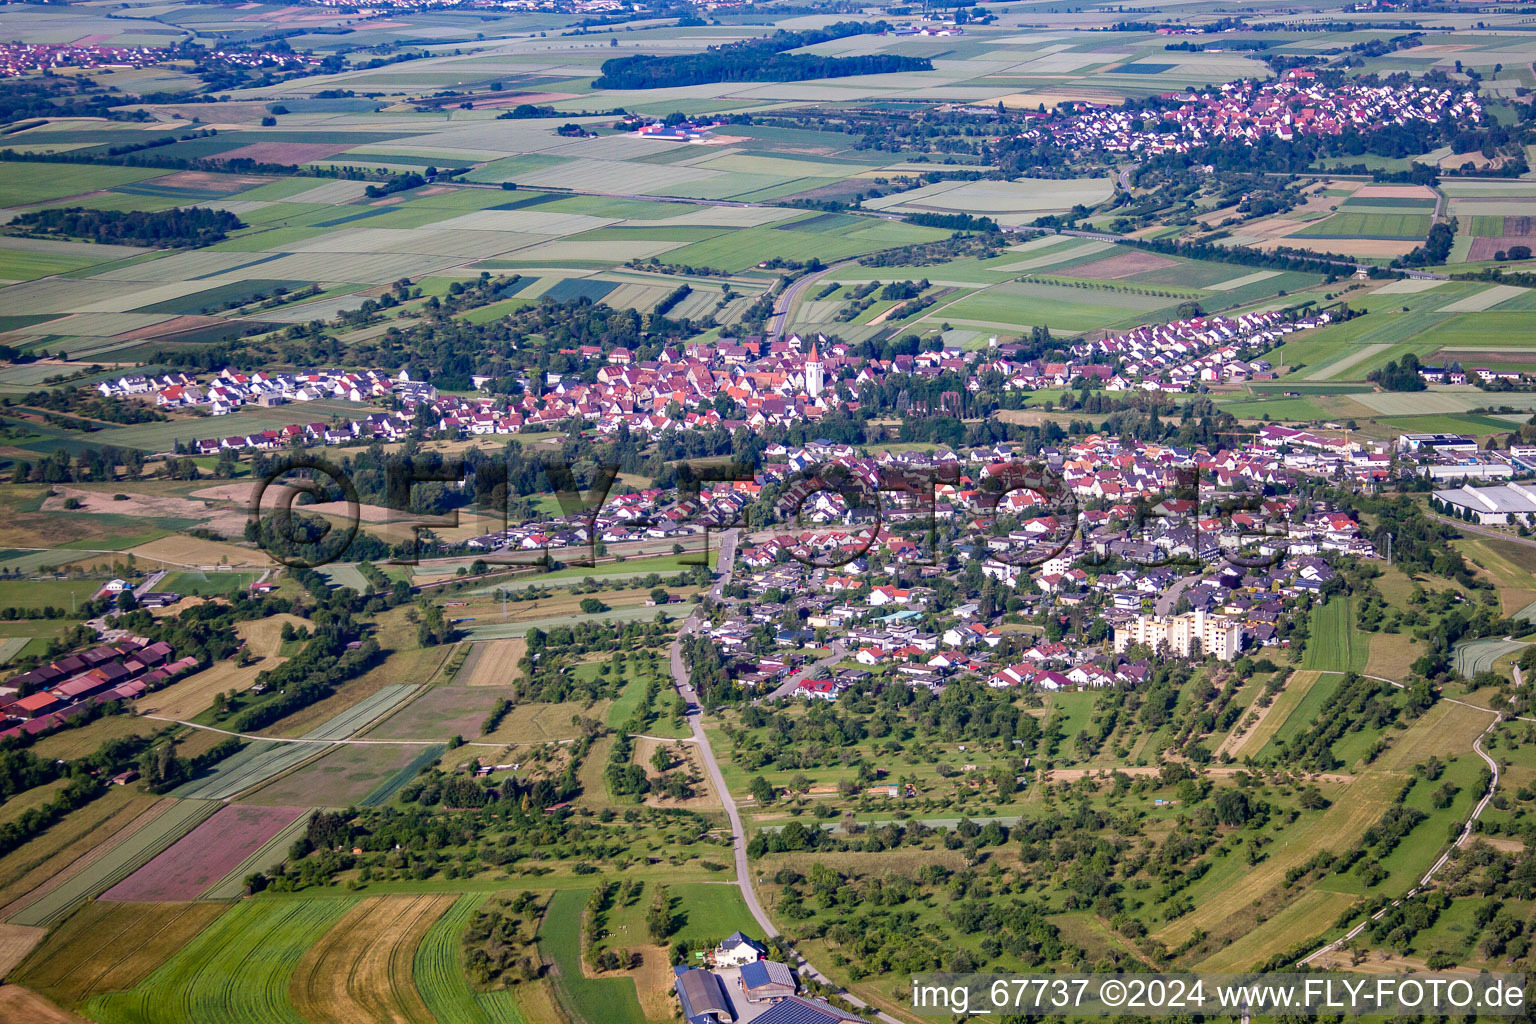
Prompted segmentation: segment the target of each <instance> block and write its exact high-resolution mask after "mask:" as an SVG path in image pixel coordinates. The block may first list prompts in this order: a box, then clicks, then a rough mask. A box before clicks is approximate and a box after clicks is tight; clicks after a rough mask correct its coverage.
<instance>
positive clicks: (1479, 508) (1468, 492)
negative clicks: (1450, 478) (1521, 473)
mask: <svg viewBox="0 0 1536 1024" xmlns="http://www.w3.org/2000/svg"><path fill="white" fill-rule="evenodd" d="M1434 499H1435V501H1438V502H1439V504H1440V507H1442V508H1443V509H1444V510H1445V511H1446V512H1447V513H1448V514H1452V515H1458V516H1460V517H1461V518H1463V519H1465V518H1466V516H1467V512H1469V511H1470V512H1471V513H1472V517H1473V519H1475V520H1476V521H1477V522H1479V523H1509V522H1511V521H1512V520H1511V519H1510V517H1511V516H1514V517H1515V520H1519V519H1523V518H1525V517H1526V516H1536V487H1533V486H1531V485H1528V484H1501V485H1499V486H1498V487H1457V488H1454V489H1452V490H1446V491H1435V492H1434ZM1432 504H1433V502H1432Z"/></svg>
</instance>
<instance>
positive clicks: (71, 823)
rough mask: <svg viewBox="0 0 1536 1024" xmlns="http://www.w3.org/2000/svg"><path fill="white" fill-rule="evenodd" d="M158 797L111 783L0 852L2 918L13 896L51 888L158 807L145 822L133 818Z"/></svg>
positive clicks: (10, 910) (10, 911)
mask: <svg viewBox="0 0 1536 1024" xmlns="http://www.w3.org/2000/svg"><path fill="white" fill-rule="evenodd" d="M157 802H158V801H157V800H156V798H155V797H152V796H149V795H148V794H144V793H135V792H133V791H132V790H131V789H129V788H128V787H126V786H114V787H112V790H111V791H110V792H108V793H105V794H103V795H102V796H100V797H98V798H96V799H95V800H92V801H91V802H90V803H89V804H86V805H85V806H84V807H82V808H80V809H79V810H77V811H74V812H73V813H71V814H68V815H66V816H65V817H64V820H62V821H60V822H57V823H56V824H54V826H53V827H52V828H50V829H48V830H47V831H45V832H44V833H43V834H42V835H40V836H37V837H36V838H34V839H32V840H31V841H30V842H28V843H25V844H23V845H22V846H20V847H18V848H17V849H15V850H12V851H11V852H10V853H8V854H6V855H5V856H4V857H0V879H4V880H5V884H4V885H0V917H6V916H9V915H10V914H13V913H15V912H16V911H18V910H20V909H21V908H22V906H23V905H24V904H17V903H16V901H18V900H19V899H20V898H21V897H22V896H27V895H28V894H31V895H33V896H35V895H40V893H34V892H33V890H35V889H38V887H39V886H44V885H45V884H46V886H47V888H50V889H51V888H52V887H53V886H55V885H57V884H59V883H61V882H63V881H64V879H65V878H67V877H69V876H70V875H72V874H74V873H75V872H76V871H78V870H81V869H82V868H83V867H85V866H86V865H88V864H89V863H90V862H91V861H93V860H95V859H96V858H97V857H99V856H100V855H101V851H102V850H103V849H105V848H106V847H107V846H108V844H109V843H116V842H120V841H121V840H122V839H123V838H126V837H127V836H129V835H132V834H133V831H137V830H138V829H139V828H141V827H143V825H144V823H145V822H147V821H149V820H151V817H152V816H153V815H154V814H158V813H160V812H159V811H158V810H155V811H153V812H152V813H151V814H150V816H148V817H144V820H143V821H139V820H136V819H138V818H140V816H142V815H145V813H146V812H148V811H150V809H151V808H152V807H153V805H154V804H156V803H157ZM125 830H128V831H125ZM108 837H110V839H109V838H108ZM44 891H46V890H44ZM13 904H14V905H13Z"/></svg>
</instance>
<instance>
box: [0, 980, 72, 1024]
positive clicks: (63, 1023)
mask: <svg viewBox="0 0 1536 1024" xmlns="http://www.w3.org/2000/svg"><path fill="white" fill-rule="evenodd" d="M0 1020H14V1021H25V1022H26V1024H86V1022H85V1018H84V1017H76V1016H75V1015H74V1014H72V1013H70V1012H69V1011H67V1010H63V1009H61V1008H59V1007H57V1006H55V1005H54V1004H52V1003H50V1002H49V1001H48V1000H47V999H44V998H43V997H42V996H40V995H38V994H37V993H36V992H33V991H32V990H31V989H27V988H22V987H21V986H20V985H0Z"/></svg>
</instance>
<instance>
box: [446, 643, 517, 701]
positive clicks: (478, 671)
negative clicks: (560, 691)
mask: <svg viewBox="0 0 1536 1024" xmlns="http://www.w3.org/2000/svg"><path fill="white" fill-rule="evenodd" d="M527 650H528V641H526V640H524V639H523V638H522V637H515V638H513V639H510V640H491V641H489V642H487V643H483V644H475V645H474V646H473V647H472V648H471V649H470V655H469V657H468V658H466V659H465V660H464V664H463V666H461V667H460V668H459V674H458V675H457V676H456V677H455V678H454V682H455V683H456V684H458V685H460V686H504V687H507V688H509V689H510V688H512V687H513V686H514V685H515V684H516V683H517V679H518V675H519V669H518V667H517V663H518V662H519V661H522V660H523V655H524V653H526V652H527Z"/></svg>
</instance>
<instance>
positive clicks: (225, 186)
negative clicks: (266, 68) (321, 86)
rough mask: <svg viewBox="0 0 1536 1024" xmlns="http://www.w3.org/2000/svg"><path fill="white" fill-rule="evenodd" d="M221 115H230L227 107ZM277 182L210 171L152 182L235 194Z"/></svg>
mask: <svg viewBox="0 0 1536 1024" xmlns="http://www.w3.org/2000/svg"><path fill="white" fill-rule="evenodd" d="M252 106H255V107H261V106H262V104H260V103H255V104H252ZM219 113H220V114H226V113H228V109H227V107H222V106H221V107H220V108H219ZM258 116H259V115H258ZM253 120H255V118H253ZM277 180H278V179H276V178H271V177H267V176H266V175H261V174H211V173H209V172H208V171H177V172H176V173H175V174H167V175H166V176H165V177H163V178H152V179H150V182H151V184H155V185H164V186H166V187H167V188H195V189H205V190H207V191H209V192H231V193H233V192H244V191H245V190H246V189H248V188H255V187H257V186H258V185H265V184H267V183H268V182H272V181H277Z"/></svg>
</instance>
